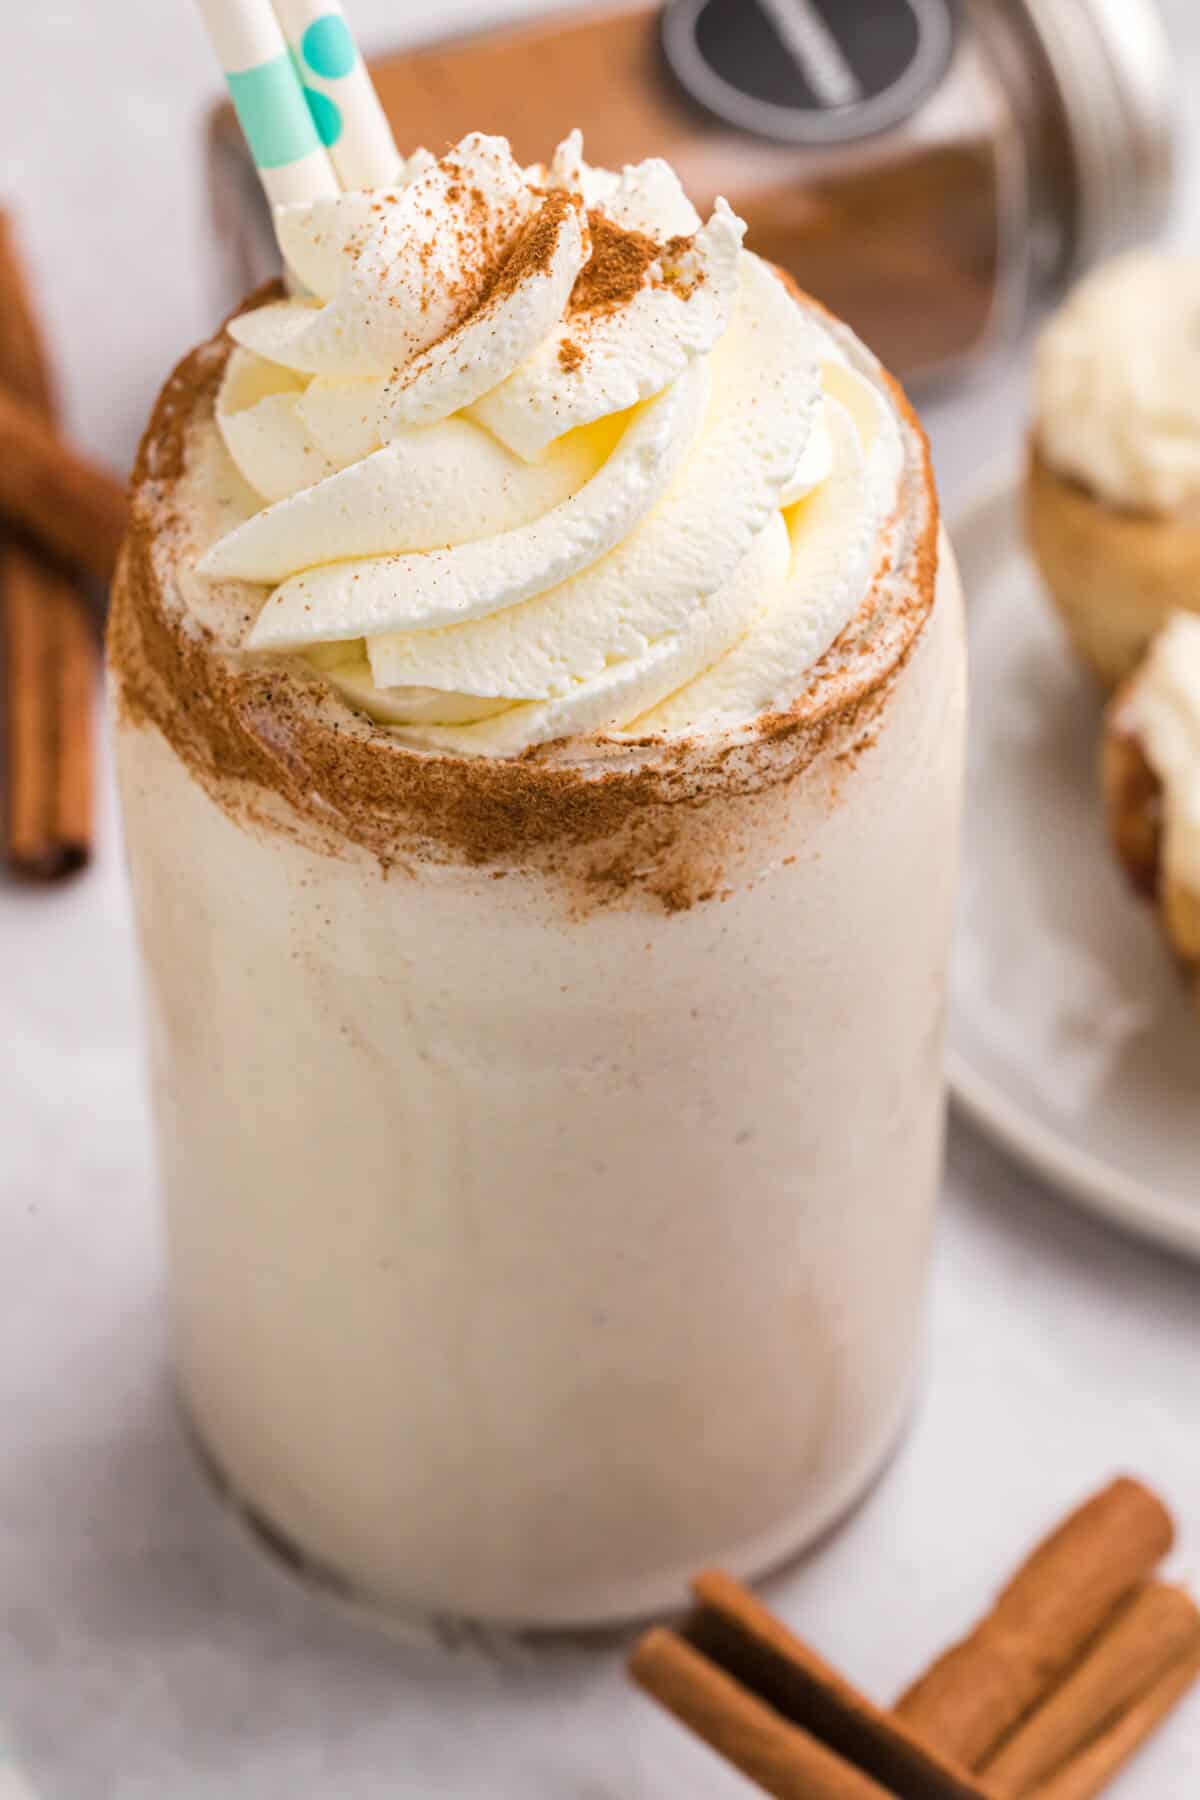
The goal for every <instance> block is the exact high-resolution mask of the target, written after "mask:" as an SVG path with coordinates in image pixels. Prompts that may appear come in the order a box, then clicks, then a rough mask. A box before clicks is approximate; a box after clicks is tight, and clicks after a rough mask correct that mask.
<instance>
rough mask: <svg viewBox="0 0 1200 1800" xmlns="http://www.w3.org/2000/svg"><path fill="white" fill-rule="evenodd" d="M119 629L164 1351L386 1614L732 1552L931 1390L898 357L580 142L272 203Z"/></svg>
mask: <svg viewBox="0 0 1200 1800" xmlns="http://www.w3.org/2000/svg"><path fill="white" fill-rule="evenodd" d="M277 223H278V229H279V233H280V238H281V242H282V244H283V247H284V250H285V254H286V256H287V259H288V262H289V264H290V266H291V269H292V270H293V272H294V275H295V277H296V278H297V282H298V283H299V284H301V286H302V289H303V297H285V296H284V295H282V293H273V294H270V295H267V296H259V297H258V298H257V299H256V300H255V301H254V302H252V303H251V304H250V305H249V306H248V307H247V308H246V309H244V310H243V311H242V312H241V313H239V314H238V315H237V317H236V318H234V319H233V320H232V321H231V322H230V323H229V325H228V326H227V327H226V328H225V329H224V330H222V331H221V332H220V333H219V334H218V336H217V337H216V338H214V339H213V340H212V341H211V342H210V343H208V344H206V345H204V346H202V347H201V348H200V349H199V350H197V351H196V352H194V353H193V354H192V355H191V356H190V357H189V358H188V359H187V360H186V361H185V362H184V363H183V364H181V366H180V368H179V369H178V370H177V371H176V373H175V375H174V376H173V377H172V379H171V380H170V382H169V383H168V385H167V387H166V389H165V390H164V393H163V395H162V397H161V399H160V401H159V403H158V406H157V408H156V411H155V414H154V417H153V419H152V420H151V423H150V427H149V429H148V432H147V434H146V438H145V440H144V444H143V448H142V453H141V457H140V460H139V467H138V472H137V476H136V484H135V487H136V498H135V523H134V527H133V531H132V533H131V536H130V540H129V543H128V545H127V547H126V552H125V556H124V561H123V566H122V570H121V574H120V578H119V580H118V583H117V588H116V593H115V597H114V611H113V621H112V629H111V638H110V654H111V663H112V669H113V678H114V681H113V685H114V695H115V712H116V735H117V744H118V756H119V768H120V779H121V789H122V799H123V805H124V813H125V823H126V833H127V839H128V845H129V854H130V860H131V866H132V874H133V884H134V892H135V900H136V909H137V919H138V928H139V934H140V937H141V943H142V950H143V955H144V961H145V969H146V999H147V1011H148V1020H149V1037H150V1054H151V1069H152V1077H153V1087H154V1100H155V1113H156V1119H157V1135H158V1153H159V1165H160V1172H161V1181H162V1189H163V1196H164V1202H165V1208H166V1219H167V1242H168V1252H169V1271H170V1285H171V1298H172V1313H173V1323H174V1339H175V1351H176V1358H177V1367H178V1372H179V1378H180V1383H181V1388H182V1392H183V1395H184V1397H185V1401H186V1404H187V1407H188V1409H189V1412H190V1414H191V1417H192V1419H193V1420H194V1423H195V1426H196V1429H197V1431H198V1432H199V1434H200V1436H201V1438H202V1440H203V1442H204V1444H205V1446H206V1448H207V1451H208V1453H209V1455H210V1456H211V1458H212V1460H213V1462H214V1463H215V1464H216V1466H217V1467H218V1468H219V1469H220V1471H221V1472H222V1475H223V1476H224V1478H225V1479H226V1481H227V1482H228V1484H229V1485H230V1487H231V1489H232V1490H233V1492H234V1493H235V1494H236V1495H237V1497H238V1498H239V1500H240V1501H241V1502H242V1503H243V1504H244V1505H245V1506H246V1507H248V1508H249V1509H250V1510H251V1511H252V1512H253V1513H255V1514H256V1515H257V1516H258V1517H259V1518H260V1519H262V1520H263V1521H264V1522H266V1523H267V1524H268V1525H269V1526H270V1527H271V1528H272V1530H273V1531H274V1532H275V1533H276V1534H277V1535H278V1536H280V1537H282V1538H283V1539H285V1540H286V1541H287V1542H288V1543H289V1544H290V1545H291V1546H292V1547H293V1548H294V1549H295V1551H296V1552H297V1554H299V1555H300V1556H302V1557H303V1558H304V1559H305V1560H306V1561H307V1562H308V1563H309V1564H310V1565H311V1566H312V1567H313V1568H314V1569H317V1570H320V1571H322V1572H323V1573H325V1574H326V1575H327V1576H329V1577H330V1578H333V1579H336V1580H337V1581H339V1582H340V1583H341V1584H342V1585H343V1586H344V1587H345V1588H347V1589H348V1590H350V1591H353V1592H354V1593H356V1594H359V1595H362V1596H366V1597H369V1598H371V1599H372V1600H374V1601H376V1602H379V1603H382V1604H384V1605H387V1606H391V1607H396V1608H404V1609H413V1608H415V1609H419V1610H421V1611H425V1612H434V1613H439V1614H444V1613H451V1614H458V1615H468V1616H471V1617H474V1618H481V1619H487V1620H494V1621H499V1622H502V1623H506V1624H526V1625H563V1624H578V1623H595V1622H601V1621H606V1620H614V1619H619V1618H626V1617H630V1616H632V1615H635V1614H640V1613H645V1612H648V1611H652V1610H655V1609H658V1608H662V1607H667V1606H670V1605H673V1604H675V1603H677V1602H679V1601H680V1600H682V1598H683V1596H684V1583H685V1579H686V1576H687V1574H688V1573H689V1572H690V1571H692V1570H693V1569H694V1568H695V1567H696V1566H697V1565H700V1564H705V1563H710V1562H720V1563H722V1564H724V1565H726V1566H728V1567H730V1568H732V1569H733V1570H734V1571H736V1572H738V1573H740V1574H752V1573H755V1572H758V1571H761V1570H763V1569H765V1568H766V1567H768V1566H769V1565H770V1564H772V1563H773V1562H776V1561H778V1560H779V1559H780V1558H782V1557H784V1556H785V1555H787V1554H789V1553H791V1552H793V1551H795V1550H797V1549H799V1548H800V1547H801V1546H803V1545H804V1544H806V1543H809V1542H811V1541H812V1540H813V1539H814V1538H815V1537H816V1536H817V1535H818V1534H819V1533H820V1532H822V1531H823V1530H825V1529H826V1528H827V1527H828V1526H829V1525H830V1524H832V1523H833V1522H834V1521H835V1520H836V1519H837V1517H838V1516H839V1514H841V1513H842V1512H843V1511H844V1510H845V1509H846V1508H847V1507H848V1506H849V1505H850V1504H851V1503H852V1502H853V1500H854V1499H855V1498H856V1497H857V1496H858V1495H859V1494H860V1493H861V1491H862V1490H863V1488H864V1486H865V1485H866V1484H867V1483H868V1482H869V1480H870V1479H871V1477H872V1476H873V1474H874V1473H875V1472H876V1471H877V1470H878V1468H879V1467H880V1465H881V1463H882V1461H883V1460H884V1458H885V1457H886V1455H887V1453H888V1450H889V1448H890V1447H891V1445H892V1444H893V1442H894V1440H895V1437H896V1435H897V1432H898V1431H899V1429H900V1426H901V1423H902V1421H903V1418H904V1416H905V1413H906V1410H907V1407H908V1405H909V1401H910V1397H911V1388H912V1379H913V1370H914V1359H915V1353H916V1348H917V1339H918V1331H919V1324H920V1315H921V1307H922V1297H923V1290H924V1284H925V1274H926V1263H927V1253H928V1247H929V1234H930V1224H931V1215H932V1209H933V1203H934V1198H935V1192H936V1187H937V1181H938V1172H939V1161H940V1150H941V1137H942V1108H943V1100H942V1080H941V1043H942V1007H943V978H944V969H945V962H946V954H947V945H948V938H949V931H950V921H951V912H952V899H953V887H954V870H955V861H956V842H957V829H958V811H959V790H960V776H961V760H962V728H963V685H964V684H963V647H962V621H961V607H960V598H959V594H958V589H957V584H956V580H955V577H954V573H953V569H952V566H951V564H950V561H949V557H948V553H947V551H946V549H945V546H944V545H942V547H941V559H940V571H939V542H938V519H937V508H936V500H935V497H934V492H933V487H932V482H931V478H930V473H929V465H928V458H927V453H926V447H925V443H924V440H923V438H922V436H921V433H920V430H919V428H918V426H917V425H916V422H915V420H914V419H913V417H912V415H911V413H910V412H909V410H908V408H907V406H906V405H905V403H904V401H903V398H902V396H901V395H900V394H899V392H898V390H897V389H896V388H895V387H894V386H893V385H892V383H891V382H890V381H889V380H888V378H887V377H886V375H885V374H884V373H883V371H882V370H881V369H880V368H879V366H878V364H877V363H876V362H875V361H874V360H873V358H872V357H871V356H870V355H869V354H868V353H867V352H866V351H865V350H864V349H863V348H862V346H861V345H860V344H858V342H857V341H856V340H855V339H854V338H853V337H852V336H851V335H850V334H849V333H848V332H847V331H846V330H845V329H844V328H842V327H841V326H839V325H838V324H837V323H836V322H835V321H833V320H832V319H830V318H829V317H828V316H827V315H826V314H824V313H823V312H822V311H821V310H820V308H818V307H817V306H816V305H815V304H813V303H812V302H810V301H809V300H807V299H806V298H805V297H804V296H803V295H801V294H799V293H797V292H796V291H794V290H792V289H791V288H790V287H789V286H787V285H786V284H785V282H784V280H783V279H782V278H781V277H780V276H779V275H778V274H777V273H776V272H775V271H774V270H772V269H771V268H770V267H769V266H768V265H766V264H764V263H762V262H761V261H759V260H758V259H757V258H756V257H755V256H754V255H753V254H751V253H750V252H749V251H748V250H746V249H745V248H744V247H743V244H742V235H743V234H742V227H741V224H740V221H739V220H738V219H737V218H736V217H735V216H734V215H733V214H732V213H731V212H730V211H729V209H728V208H727V207H725V206H723V205H722V204H721V203H718V205H717V207H716V210H715V211H714V213H713V214H712V216H711V217H709V218H708V219H700V218H699V217H698V216H697V215H696V213H695V212H694V211H693V210H692V208H691V206H690V205H689V203H688V202H687V200H686V199H685V197H684V195H683V193H682V191H681V189H680V187H679V185H678V183H677V181H676V180H675V178H674V177H673V175H672V174H671V171H670V170H669V169H668V168H667V166H666V165H665V164H662V163H660V162H649V163H644V164H640V165H637V166H634V167H630V168H627V169H625V170H624V171H623V172H622V173H621V174H619V175H617V174H613V173H610V172H607V171H604V170H600V169H595V168H592V167H590V166H589V165H587V164H586V163H585V162H584V160H583V157H582V153H581V148H580V145H579V143H578V141H577V140H575V139H569V140H568V141H567V142H566V143H565V144H564V145H562V146H560V147H559V149H558V151H557V152H556V153H555V155H554V157H553V158H552V160H551V162H550V163H549V164H547V165H545V166H539V167H537V168H535V169H531V170H522V169H520V168H518V167H517V166H516V164H515V163H514V162H513V160H512V158H511V156H510V154H509V152H508V148H507V145H506V144H505V143H504V142H503V140H498V139H489V138H483V137H478V136H475V137H471V138H468V139H465V140H464V141H463V142H462V143H461V144H460V145H458V146H457V147H456V149H455V150H453V151H452V152H450V153H449V155H448V156H447V157H446V158H444V159H443V160H442V161H441V162H434V161H433V159H432V158H430V157H428V156H425V155H423V154H418V156H416V157H415V158H413V159H412V160H411V161H410V162H409V163H408V164H407V165H406V166H405V167H404V168H403V169H402V170H401V171H400V174H399V177H398V179H397V181H396V183H395V184H394V186H393V187H391V188H389V189H386V190H377V191H371V192H366V193H357V194H344V195H340V196H338V197H336V198H334V199H330V200H323V201H318V202H315V203H313V204H310V205H301V206H294V207H288V208H284V209H281V210H280V212H279V214H278V215H277Z"/></svg>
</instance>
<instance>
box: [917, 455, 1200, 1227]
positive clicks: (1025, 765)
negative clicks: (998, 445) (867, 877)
mask: <svg viewBox="0 0 1200 1800" xmlns="http://www.w3.org/2000/svg"><path fill="white" fill-rule="evenodd" d="M951 535H952V537H953V539H954V544H955V548H956V549H957V552H958V556H959V561H960V563H961V564H962V573H963V581H964V584H965V588H966V593H967V602H968V605H967V612H968V621H969V624H968V631H969V637H970V646H971V678H972V686H973V693H972V709H973V710H972V726H971V748H970V762H969V772H968V777H967V817H966V860H965V874H964V883H963V899H962V908H961V917H960V922H959V932H958V939H957V944H956V948H955V958H954V967H953V976H952V982H951V1017H950V1081H951V1086H952V1088H953V1090H954V1092H955V1094H956V1095H957V1097H958V1099H959V1100H960V1101H961V1102H962V1103H963V1105H964V1106H965V1107H966V1108H967V1110H968V1111H969V1112H970V1113H971V1114H972V1115H973V1116H974V1118H975V1119H976V1121H977V1122H978V1123H979V1124H980V1125H981V1126H983V1128H984V1129H985V1130H986V1131H988V1132H990V1133H991V1134H992V1135H993V1136H994V1137H996V1138H998V1139H1000V1141H1001V1142H1002V1143H1004V1144H1005V1145H1006V1146H1007V1147H1008V1148H1009V1149H1010V1150H1012V1151H1014V1152H1015V1153H1016V1154H1017V1155H1018V1156H1020V1157H1022V1158H1024V1159H1025V1160H1026V1161H1027V1162H1029V1163H1030V1164H1032V1165H1033V1166H1034V1167H1035V1168H1037V1169H1038V1170H1040V1171H1041V1172H1042V1173H1043V1174H1045V1175H1047V1176H1049V1177H1050V1178H1051V1180H1053V1181H1054V1182H1056V1183H1057V1184H1058V1185H1059V1186H1060V1187H1061V1188H1062V1189H1063V1190H1064V1191H1065V1192H1067V1193H1069V1194H1070V1195H1072V1196H1073V1197H1074V1198H1075V1199H1077V1200H1079V1201H1081V1202H1083V1203H1084V1204H1085V1205H1087V1206H1089V1207H1091V1208H1092V1210H1094V1211H1096V1212H1099V1213H1102V1214H1104V1215H1105V1216H1106V1217H1107V1218H1110V1219H1114V1220H1116V1221H1118V1222H1119V1223H1121V1224H1123V1225H1125V1226H1128V1227H1130V1228H1131V1229H1133V1230H1134V1231H1137V1232H1139V1233H1141V1234H1142V1235H1143V1236H1146V1237H1151V1238H1154V1239H1156V1240H1158V1241H1159V1242H1161V1243H1165V1244H1169V1245H1171V1246H1173V1247H1174V1248H1175V1249H1179V1250H1184V1251H1186V1252H1188V1253H1189V1254H1190V1255H1192V1256H1196V1257H1200V1015H1197V1013H1196V1012H1195V1009H1194V1008H1193V1006H1192V1004H1191V1002H1190V1000H1189V998H1188V996H1187V994H1186V993H1185V991H1184V988H1183V984H1182V982H1181V980H1180V978H1179V975H1178V972H1177V971H1176V969H1175V967H1174V965H1173V964H1172V962H1171V960H1170V958H1169V956H1168V954H1167V952H1166V950H1165V948H1164V946H1163V943H1162V940H1161V939H1160V937H1159V935H1158V932H1157V929H1156V927H1155V924H1154V921H1153V918H1152V915H1151V912H1150V909H1149V908H1148V907H1147V906H1145V905H1144V904H1142V903H1141V902H1139V901H1138V900H1137V899H1136V898H1135V897H1134V896H1133V895H1132V894H1131V892H1130V891H1129V889H1128V888H1127V886H1126V884H1125V882H1124V879H1123V877H1122V875H1121V873H1120V871H1119V869H1118V868H1117V865H1116V863H1115V862H1114V860H1113V857H1112V855H1111V853H1110V851H1109V849H1108V846H1107V844H1106V842H1105V837H1104V827H1103V820H1102V815H1101V808H1100V804H1099V797H1098V788H1097V779H1096V763H1097V751H1098V743H1099V730H1100V718H1101V701H1100V699H1099V697H1098V695H1097V693H1096V690H1095V688H1094V687H1093V686H1092V684H1091V683H1090V682H1089V680H1088V678H1087V677H1086V676H1085V675H1084V674H1082V673H1081V672H1080V671H1079V670H1078V668H1077V667H1076V665H1075V662H1074V660H1073V658H1072V656H1071V654H1070V652H1069V650H1068V649H1067V646H1066V644H1065V641H1064V639H1063V637H1062V634H1061V632H1060V629H1059V627H1058V624H1057V621H1056V619H1055V618H1054V616H1053V614H1052V612H1051V610H1050V606H1049V602H1048V601H1047V600H1046V598H1045V596H1044V595H1043V593H1042V591H1041V589H1040V586H1039V582H1038V577H1037V573H1036V571H1035V569H1034V567H1033V565H1032V562H1031V561H1030V559H1029V557H1028V555H1027V554H1026V552H1025V549H1024V545H1023V541H1022V534H1021V527H1020V518H1019V489H1018V487H1017V485H1016V484H1015V483H1014V482H1013V481H1006V482H1004V483H1003V484H1001V485H1000V486H998V487H995V488H993V489H992V490H991V491H990V492H989V493H988V494H987V495H985V497H983V498H982V499H981V500H979V501H977V502H976V503H975V505H973V506H972V507H970V508H969V509H968V510H967V511H966V512H965V513H964V514H963V515H962V516H961V517H960V518H959V520H958V524H957V529H956V530H954V531H952V533H951Z"/></svg>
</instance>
